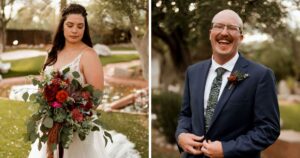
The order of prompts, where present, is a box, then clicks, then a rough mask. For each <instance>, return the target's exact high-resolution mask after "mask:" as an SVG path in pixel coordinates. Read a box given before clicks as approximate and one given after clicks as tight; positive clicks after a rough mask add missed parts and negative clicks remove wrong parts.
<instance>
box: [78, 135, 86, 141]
mask: <svg viewBox="0 0 300 158" xmlns="http://www.w3.org/2000/svg"><path fill="white" fill-rule="evenodd" d="M78 136H79V138H80V140H81V141H83V140H85V135H84V134H83V133H78Z"/></svg>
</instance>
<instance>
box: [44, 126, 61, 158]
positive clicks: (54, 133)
mask: <svg viewBox="0 0 300 158" xmlns="http://www.w3.org/2000/svg"><path fill="white" fill-rule="evenodd" d="M61 127H62V125H61V124H60V123H54V125H53V127H52V128H51V129H50V131H49V133H48V141H47V158H54V156H53V155H54V153H53V149H52V146H53V144H58V143H57V142H58V133H59V131H60V129H61ZM63 152H64V149H63V147H62V145H61V144H60V143H59V158H63Z"/></svg>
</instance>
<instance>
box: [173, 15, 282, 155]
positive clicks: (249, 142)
mask: <svg viewBox="0 0 300 158" xmlns="http://www.w3.org/2000/svg"><path fill="white" fill-rule="evenodd" d="M242 32H243V22H242V20H241V18H240V17H239V15H238V14H237V13H235V12H234V11H232V10H223V11H221V12H219V13H218V14H216V15H215V16H214V18H213V20H212V27H211V30H210V42H211V46H212V50H213V53H212V58H211V59H209V60H206V61H203V62H200V63H197V64H195V65H192V66H190V67H189V68H188V70H187V72H186V81H185V90H184V96H183V104H182V108H181V112H180V115H179V120H178V126H177V130H176V134H175V135H176V139H177V142H178V145H179V150H180V151H181V156H182V157H184V158H203V157H213V158H218V157H225V158H226V157H234V158H259V157H260V152H261V151H262V150H264V149H265V148H267V147H268V146H269V145H271V144H272V143H274V141H275V140H276V139H277V137H278V136H279V133H280V125H279V110H278V102H277V97H276V90H275V79H274V75H273V73H272V71H271V70H270V69H269V68H267V67H264V66H262V65H259V64H256V63H254V62H251V61H249V60H247V59H245V58H244V57H243V56H242V55H241V54H240V53H239V52H238V46H239V45H240V44H241V41H242V40H243V34H242Z"/></svg>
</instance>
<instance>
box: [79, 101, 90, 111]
mask: <svg viewBox="0 0 300 158" xmlns="http://www.w3.org/2000/svg"><path fill="white" fill-rule="evenodd" d="M80 107H81V108H82V109H83V110H85V111H89V110H90V109H92V108H93V103H92V102H91V101H88V102H87V103H86V104H85V105H80Z"/></svg>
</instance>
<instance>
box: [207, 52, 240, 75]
mask: <svg viewBox="0 0 300 158" xmlns="http://www.w3.org/2000/svg"><path fill="white" fill-rule="evenodd" d="M239 56H240V55H239V53H236V54H235V55H234V57H233V58H231V59H230V60H229V61H228V62H226V63H225V64H223V65H220V64H218V63H217V62H216V61H215V60H214V59H213V57H211V59H212V63H211V68H212V69H213V70H216V69H217V68H218V67H222V68H224V69H226V70H227V71H230V72H231V71H232V70H233V67H234V65H235V63H236V62H237V60H238V58H239Z"/></svg>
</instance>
